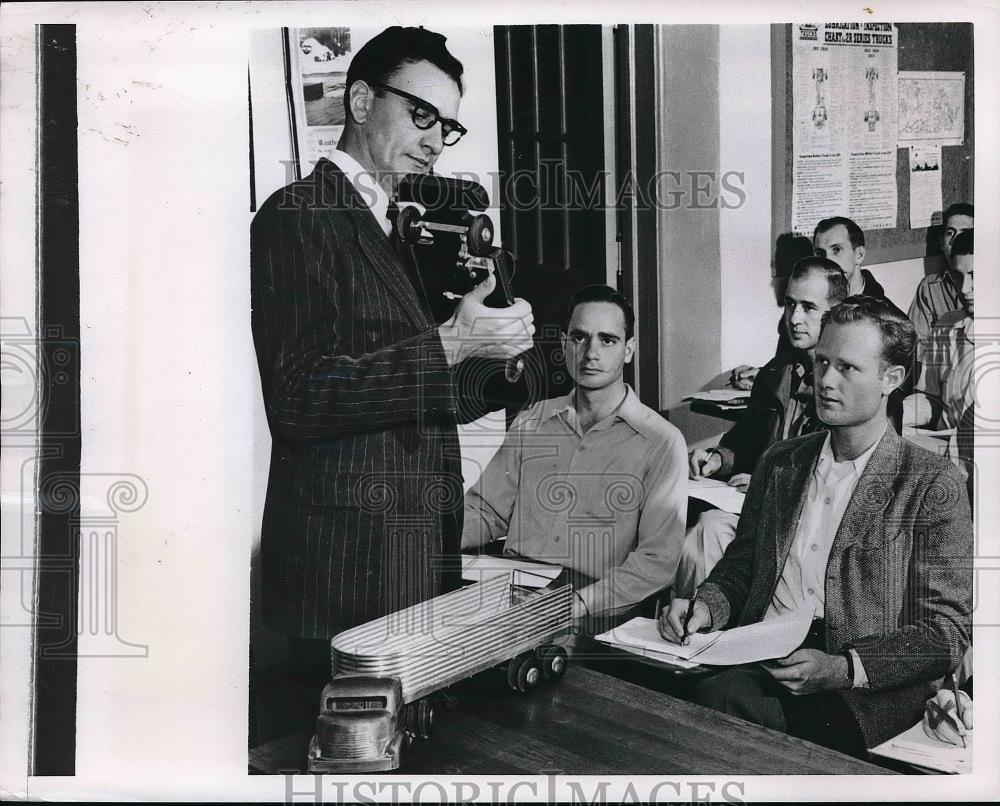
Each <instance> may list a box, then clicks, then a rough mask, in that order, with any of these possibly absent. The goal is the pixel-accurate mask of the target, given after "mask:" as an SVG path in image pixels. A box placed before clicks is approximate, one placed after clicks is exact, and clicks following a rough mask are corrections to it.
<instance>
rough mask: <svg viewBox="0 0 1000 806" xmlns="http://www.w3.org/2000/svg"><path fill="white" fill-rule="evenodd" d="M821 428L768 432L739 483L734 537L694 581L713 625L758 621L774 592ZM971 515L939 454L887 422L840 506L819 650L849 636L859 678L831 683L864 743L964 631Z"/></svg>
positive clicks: (886, 733) (921, 687)
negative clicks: (863, 683)
mask: <svg viewBox="0 0 1000 806" xmlns="http://www.w3.org/2000/svg"><path fill="white" fill-rule="evenodd" d="M825 439H826V434H825V433H816V434H809V435H807V436H804V437H799V438H797V439H790V440H786V441H784V442H779V443H777V444H775V445H774V446H773V447H772V448H771V449H770V450H768V452H767V453H766V454H765V455H764V456H763V457H762V459H761V462H760V465H759V467H758V468H757V471H756V472H755V473H754V474H753V478H752V480H751V483H750V489H749V490H748V491H747V497H746V501H745V503H744V506H743V512H742V514H741V515H740V523H739V528H738V530H737V534H736V538H735V540H734V541H733V542H732V543H731V544H730V546H729V548H728V549H727V550H726V553H725V556H723V558H722V559H721V560H720V561H719V563H718V565H716V566H715V568H714V569H713V570H712V573H711V574H709V576H708V579H707V580H706V581H705V583H704V584H703V585H702V586H701V587H700V588H699V589H698V594H697V595H698V598H700V599H703V600H704V601H705V602H706V603H707V604H708V606H709V609H710V611H711V613H712V624H713V626H714V627H716V628H724V627H734V626H742V625H745V624H752V623H755V622H758V621H760V620H761V619H762V618H763V617H764V614H765V612H766V611H767V608H768V606H769V604H770V602H771V599H772V597H773V595H774V590H775V587H776V586H777V584H778V580H779V578H780V576H781V571H782V568H783V567H784V564H785V558H786V557H787V556H788V552H789V548H790V547H791V544H792V539H793V538H794V536H795V529H796V525H797V523H798V520H799V515H800V514H801V512H802V507H803V504H804V502H805V497H806V494H807V491H808V486H809V479H810V476H811V474H812V472H813V469H814V468H815V466H816V463H817V461H818V460H819V455H820V450H821V448H822V446H823V441H824V440H825ZM972 548H973V536H972V521H971V516H970V511H969V501H968V497H967V496H966V494H965V482H964V480H963V479H962V477H961V474H960V473H959V472H958V470H957V468H955V467H954V466H953V465H952V464H951V463H950V462H948V461H946V460H945V459H943V458H941V457H939V456H935V455H934V454H932V453H930V452H929V451H926V450H924V449H922V448H919V447H917V446H915V445H913V444H911V443H909V442H907V441H906V440H904V439H902V438H901V437H900V436H899V435H897V434H896V433H895V431H893V429H892V428H887V429H886V432H885V435H884V436H883V437H882V439H881V441H880V442H879V444H878V446H877V447H876V448H875V451H874V453H873V454H872V456H871V458H870V459H869V461H868V465H867V466H866V468H865V471H864V473H863V475H862V476H861V478H860V479H859V480H858V484H857V487H856V488H855V490H854V494H853V496H852V497H851V500H850V502H849V504H848V506H847V510H846V511H845V513H844V517H843V519H842V520H841V523H840V527H839V529H838V531H837V535H836V537H835V538H834V542H833V546H832V548H831V551H830V558H829V561H828V563H827V567H826V588H825V595H826V600H825V607H824V615H825V620H826V647H825V651H826V652H828V653H830V654H835V653H838V652H841V651H842V650H844V649H846V648H848V647H853V648H854V649H855V650H856V651H857V653H858V655H859V657H860V658H861V662H862V664H863V665H864V668H865V672H866V673H867V674H868V680H869V684H870V688H868V689H849V690H844V691H841V692H839V693H840V694H841V695H842V696H843V697H844V700H845V701H846V702H847V705H848V706H849V707H850V708H851V710H852V711H853V713H854V715H855V717H856V719H857V721H858V724H859V725H860V727H861V732H862V734H863V735H864V739H865V743H866V745H867V746H868V747H874V746H875V745H877V744H880V743H882V742H883V741H885V740H886V739H889V738H891V737H892V736H894V735H896V734H897V733H899V732H901V731H903V730H905V729H907V728H909V727H910V726H912V725H914V724H916V723H917V722H919V721H920V718H921V715H922V714H923V709H924V701H925V700H926V699H927V697H929V696H931V695H932V694H933V692H934V691H935V690H936V688H937V681H939V680H940V678H941V677H943V676H944V675H945V674H947V673H948V672H950V671H951V670H952V669H954V668H955V667H956V666H958V664H959V663H960V662H961V661H962V657H963V656H964V654H965V651H966V649H967V647H968V645H969V642H970V640H971V612H972Z"/></svg>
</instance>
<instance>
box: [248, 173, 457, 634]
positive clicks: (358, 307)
mask: <svg viewBox="0 0 1000 806" xmlns="http://www.w3.org/2000/svg"><path fill="white" fill-rule="evenodd" d="M250 243H251V249H250V253H251V301H252V306H253V309H252V316H251V323H252V328H253V338H254V345H255V348H256V352H257V361H258V366H259V369H260V376H261V386H262V390H263V395H264V401H265V406H266V411H267V419H268V425H269V428H270V431H271V437H272V448H271V464H270V472H269V477H268V486H267V497H266V501H265V507H264V517H263V523H262V533H261V569H262V574H263V605H264V607H263V614H264V618H265V620H266V621H267V622H268V623H269V624H271V625H272V626H273V627H275V628H276V629H278V630H280V631H282V632H284V633H285V634H286V635H290V636H298V637H305V638H328V637H330V636H332V635H335V634H336V633H337V632H340V631H341V630H344V629H347V628H349V627H352V626H354V625H357V624H360V623H363V622H365V621H368V620H370V619H372V618H376V617H378V616H381V615H384V614H386V613H389V612H394V611H396V610H399V609H401V608H403V607H406V606H409V605H410V604H413V603H415V602H418V601H422V600H424V599H427V598H429V597H431V596H435V595H437V594H438V593H440V592H441V591H442V588H443V587H447V586H448V584H449V580H451V581H452V582H453V581H454V579H455V577H454V576H453V575H449V574H447V573H446V574H444V575H443V573H442V561H443V558H445V557H454V556H457V554H458V550H459V545H460V539H461V534H460V529H461V517H460V515H461V505H462V477H461V464H460V462H461V457H460V452H459V446H458V435H457V430H456V415H455V410H456V400H455V393H454V383H453V376H452V372H451V371H450V370H449V367H448V363H447V361H446V359H445V354H444V349H443V347H442V346H441V341H440V338H439V336H438V334H437V330H436V327H435V325H434V323H433V322H432V321H431V319H430V317H429V314H428V312H427V310H426V308H425V307H424V304H423V302H422V301H421V299H420V298H418V295H417V292H416V291H415V290H414V286H413V284H412V283H411V281H410V279H409V277H408V274H407V269H406V267H405V266H404V264H403V263H402V262H401V261H400V259H399V257H398V256H397V254H396V252H395V250H394V249H393V248H392V245H391V244H390V242H389V240H388V238H387V237H386V236H385V234H384V233H383V231H382V229H381V228H380V226H379V224H378V222H376V220H375V217H374V216H373V215H372V213H371V211H370V210H369V208H368V207H367V206H366V205H365V204H364V202H363V200H362V199H361V197H360V196H359V195H358V193H357V191H356V190H355V189H354V187H353V186H352V185H351V183H350V182H349V181H348V179H347V178H346V177H345V176H344V174H343V173H342V172H341V171H340V170H339V169H338V168H337V167H336V166H335V165H334V164H333V163H331V162H330V161H328V160H325V159H324V160H320V162H319V163H318V164H317V166H316V169H315V171H314V172H313V174H311V175H310V176H308V177H306V178H305V179H303V180H302V181H299V182H295V183H293V184H292V185H289V186H287V187H285V188H283V189H281V190H279V191H277V192H276V193H275V194H274V195H272V196H271V197H270V198H269V199H268V200H267V201H266V202H265V203H264V204H263V205H262V206H261V209H260V211H259V212H258V213H257V215H256V216H255V218H254V220H253V223H252V225H251V233H250Z"/></svg>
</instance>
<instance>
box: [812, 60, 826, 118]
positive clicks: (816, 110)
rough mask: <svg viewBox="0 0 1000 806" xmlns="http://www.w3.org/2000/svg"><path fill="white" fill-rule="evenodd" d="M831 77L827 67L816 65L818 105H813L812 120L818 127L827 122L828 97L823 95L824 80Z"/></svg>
mask: <svg viewBox="0 0 1000 806" xmlns="http://www.w3.org/2000/svg"><path fill="white" fill-rule="evenodd" d="M829 77H830V74H829V73H827V71H826V69H825V68H823V67H816V68H814V69H813V80H814V81H815V82H816V106H815V107H813V114H812V120H813V125H814V126H815V127H816V128H817V129H822V128H823V126H824V125H825V124H826V99H825V98H824V95H823V82H825V81H826V80H827V79H828V78H829Z"/></svg>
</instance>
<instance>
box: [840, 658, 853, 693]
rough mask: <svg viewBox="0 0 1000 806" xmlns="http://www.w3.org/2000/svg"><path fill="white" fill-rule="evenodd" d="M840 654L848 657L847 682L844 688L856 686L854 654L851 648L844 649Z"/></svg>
mask: <svg viewBox="0 0 1000 806" xmlns="http://www.w3.org/2000/svg"><path fill="white" fill-rule="evenodd" d="M840 654H841V655H843V656H844V657H845V658H847V684H846V685H845V686H844V688H854V655H852V654H851V650H849V649H845V650H843V651H842V652H841V653H840Z"/></svg>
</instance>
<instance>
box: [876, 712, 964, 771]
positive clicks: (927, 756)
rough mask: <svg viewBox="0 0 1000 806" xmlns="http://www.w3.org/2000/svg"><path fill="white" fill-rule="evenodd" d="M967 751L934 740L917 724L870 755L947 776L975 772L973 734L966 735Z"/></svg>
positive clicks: (881, 745)
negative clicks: (943, 773) (973, 764)
mask: <svg viewBox="0 0 1000 806" xmlns="http://www.w3.org/2000/svg"><path fill="white" fill-rule="evenodd" d="M965 745H966V746H965V747H958V746H956V745H953V744H948V743H947V742H939V741H938V740H937V739H932V738H931V737H930V736H928V735H927V734H926V733H924V729H923V728H922V727H921V726H920V723H919V722H918V723H917V724H916V725H914V726H913V727H912V728H910V729H909V730H906V731H903V732H902V733H900V734H899V736H895V737H893V738H892V739H889V741H887V742H883V743H882V744H880V745H879V746H878V747H873V748H872V749H871V750H869V751H868V752H869V753H871V754H872V755H875V756H882V757H883V758H892V759H896V760H897V761H905V762H906V763H907V764H914V765H916V766H918V767H926V768H927V769H929V770H937V771H939V772H948V773H953V774H954V773H968V772H972V731H969V732H968V733H967V734H966V735H965Z"/></svg>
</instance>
